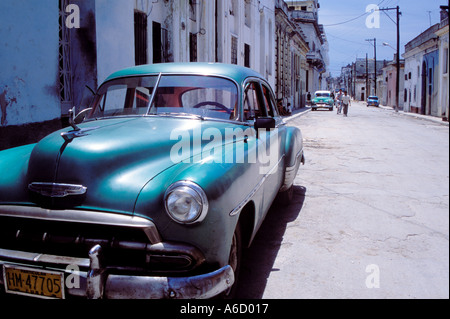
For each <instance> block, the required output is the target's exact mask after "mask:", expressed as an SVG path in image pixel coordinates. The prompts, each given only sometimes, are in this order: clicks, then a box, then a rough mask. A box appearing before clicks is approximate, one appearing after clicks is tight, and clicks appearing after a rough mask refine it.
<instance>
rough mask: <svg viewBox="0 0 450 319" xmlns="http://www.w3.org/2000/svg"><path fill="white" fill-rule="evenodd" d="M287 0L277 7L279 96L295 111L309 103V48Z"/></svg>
mask: <svg viewBox="0 0 450 319" xmlns="http://www.w3.org/2000/svg"><path fill="white" fill-rule="evenodd" d="M289 14H290V12H289V10H288V7H287V5H286V3H285V2H284V1H281V0H277V2H276V6H275V19H276V31H275V32H276V35H275V38H276V40H275V46H276V51H275V61H276V62H275V64H276V65H275V69H276V84H275V94H276V96H277V99H278V100H279V101H280V102H281V103H282V104H283V105H284V107H289V109H290V110H291V111H292V110H294V109H297V108H300V107H303V106H305V103H306V81H307V80H306V76H307V63H306V54H307V52H308V51H309V47H308V45H307V43H306V41H305V39H304V36H303V33H302V31H301V29H299V28H298V27H297V26H296V25H295V24H294V23H293V22H292V20H291V19H290V17H289Z"/></svg>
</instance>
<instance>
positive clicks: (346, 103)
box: [342, 91, 352, 116]
mask: <svg viewBox="0 0 450 319" xmlns="http://www.w3.org/2000/svg"><path fill="white" fill-rule="evenodd" d="M351 99H352V98H351V97H350V96H349V95H347V91H344V96H342V106H343V108H344V116H347V114H348V106H349V105H350V101H351Z"/></svg>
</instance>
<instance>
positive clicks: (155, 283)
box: [0, 245, 234, 299]
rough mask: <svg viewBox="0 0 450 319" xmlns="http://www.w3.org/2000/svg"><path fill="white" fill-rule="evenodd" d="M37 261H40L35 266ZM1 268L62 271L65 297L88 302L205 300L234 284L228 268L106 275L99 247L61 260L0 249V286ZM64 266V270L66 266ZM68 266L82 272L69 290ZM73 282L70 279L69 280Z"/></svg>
mask: <svg viewBox="0 0 450 319" xmlns="http://www.w3.org/2000/svg"><path fill="white" fill-rule="evenodd" d="M36 260H39V262H38V263H36ZM4 265H9V266H15V265H17V266H20V267H27V268H30V269H34V270H36V271H39V270H43V269H45V270H47V271H48V270H52V271H55V272H62V273H64V272H65V276H64V278H65V279H64V286H65V296H66V297H68V296H74V297H84V298H88V299H102V298H104V299H207V298H212V297H214V296H216V295H218V294H220V293H222V292H224V291H226V290H227V289H229V288H231V286H232V285H233V283H234V272H233V269H232V268H231V266H229V265H227V266H224V267H222V268H220V269H218V270H216V271H213V272H210V273H206V274H201V275H197V276H189V277H158V276H145V275H124V274H109V273H108V270H107V269H106V268H102V263H101V247H100V246H99V245H97V246H94V247H93V248H92V249H91V251H90V252H89V258H73V257H61V256H53V255H42V254H35V253H29V252H20V251H13V250H7V249H0V286H3V287H4V286H5V284H6V283H5V277H4V271H5V268H4ZM65 266H66V267H65ZM67 266H70V267H71V269H73V267H74V266H76V268H77V269H84V270H81V271H77V272H76V273H75V275H76V280H75V281H74V282H75V283H77V284H75V285H73V284H72V285H71V286H70V287H68V284H67V281H68V279H67V277H68V275H72V276H73V275H74V274H73V273H71V272H68V271H67V269H68V268H67ZM72 280H73V278H72Z"/></svg>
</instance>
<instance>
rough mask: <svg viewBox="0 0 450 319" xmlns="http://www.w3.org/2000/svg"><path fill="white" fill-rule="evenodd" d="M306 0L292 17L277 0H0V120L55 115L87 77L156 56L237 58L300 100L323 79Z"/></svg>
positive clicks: (76, 98) (14, 122) (319, 45)
mask: <svg viewBox="0 0 450 319" xmlns="http://www.w3.org/2000/svg"><path fill="white" fill-rule="evenodd" d="M308 2H309V3H311V4H312V5H313V6H314V8H313V9H312V10H313V11H312V12H309V11H308V12H307V11H305V12H303V13H302V14H305V15H306V16H305V17H300V16H299V14H297V15H296V17H295V21H294V20H293V16H292V14H293V12H297V11H296V10H289V9H288V7H287V5H286V3H285V2H284V1H282V0H245V1H242V0H163V1H152V0H127V1H124V0H58V1H55V0H41V1H39V2H36V3H35V2H33V1H32V2H30V3H28V2H27V3H26V4H24V2H23V1H19V2H17V1H13V0H2V1H0V12H2V21H1V25H0V46H1V47H2V50H0V63H1V69H2V72H0V120H1V121H0V128H2V127H6V126H19V125H24V124H29V123H39V122H46V121H59V120H61V118H65V117H67V115H68V111H69V109H70V108H72V107H74V106H75V107H76V109H77V110H80V109H81V108H84V107H86V106H87V105H86V101H87V100H88V99H87V97H90V96H92V93H90V90H89V89H87V88H86V85H87V86H89V87H90V88H92V89H94V90H95V88H96V87H97V86H98V85H99V84H100V83H102V82H103V81H104V80H105V79H106V78H107V76H108V75H109V74H111V73H112V72H115V71H117V70H119V69H122V68H125V67H129V66H134V65H140V64H147V63H148V64H151V63H161V62H195V61H198V62H222V63H231V64H238V65H242V66H246V67H249V68H252V69H254V70H255V71H257V72H259V73H261V74H262V75H263V76H265V77H266V78H267V80H268V81H269V83H270V84H271V85H272V87H273V88H274V90H275V91H276V93H277V97H278V98H279V99H281V100H282V101H284V103H285V105H287V104H290V105H291V108H298V107H302V106H304V105H305V103H304V101H305V96H306V92H307V91H314V90H317V89H320V88H321V87H322V86H323V84H322V83H326V81H324V80H325V79H324V78H323V74H324V72H325V71H326V63H327V62H326V61H327V54H328V53H327V49H326V37H325V35H324V32H323V28H322V27H321V26H320V25H319V24H318V23H317V21H318V17H317V15H318V13H317V9H318V7H319V5H318V1H317V0H316V1H308ZM308 10H309V9H308ZM298 12H302V11H298ZM302 14H300V15H302Z"/></svg>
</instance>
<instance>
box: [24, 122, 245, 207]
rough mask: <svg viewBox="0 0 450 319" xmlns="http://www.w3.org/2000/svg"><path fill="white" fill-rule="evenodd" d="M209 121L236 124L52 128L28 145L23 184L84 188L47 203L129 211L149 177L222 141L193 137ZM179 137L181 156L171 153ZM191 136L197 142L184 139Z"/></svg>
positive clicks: (109, 124)
mask: <svg viewBox="0 0 450 319" xmlns="http://www.w3.org/2000/svg"><path fill="white" fill-rule="evenodd" d="M212 125H213V127H214V128H216V129H219V130H224V129H225V127H227V126H228V127H229V126H230V125H234V126H236V125H235V124H230V123H217V122H214V123H208V121H204V122H203V121H201V120H197V119H182V118H162V117H141V118H122V119H108V120H99V121H92V122H88V123H85V124H82V125H80V128H81V134H80V135H81V136H80V137H75V138H73V139H69V140H65V139H64V138H63V137H62V136H61V134H62V133H63V134H64V133H66V132H68V131H70V129H66V130H62V131H58V132H55V133H53V134H51V135H49V136H48V137H46V138H44V139H43V140H41V141H40V142H39V143H38V144H36V146H35V147H34V149H33V151H32V153H31V156H30V159H29V164H28V174H27V177H28V178H27V185H29V184H30V183H58V184H70V185H80V186H83V187H86V189H87V191H86V193H85V194H83V195H82V196H79V198H78V199H77V196H72V197H71V196H68V198H64V199H56V200H55V199H52V200H51V202H52V204H54V203H55V202H56V201H59V202H60V203H63V205H82V206H85V207H92V208H101V209H111V210H114V211H124V212H133V210H134V205H135V202H136V198H137V197H138V195H139V192H140V191H141V189H142V188H143V187H144V186H145V185H146V184H147V183H148V182H149V181H151V180H152V179H153V178H154V177H155V176H157V175H158V174H160V173H161V172H163V171H165V170H166V169H168V168H169V167H171V166H173V165H176V164H178V163H179V162H181V161H183V160H185V159H187V158H190V157H192V156H195V155H197V154H199V153H200V152H201V150H202V149H203V146H204V144H205V143H225V142H226V141H215V142H211V141H202V139H201V138H196V136H195V135H199V134H202V131H204V130H205V129H207V128H208V127H211V126H212ZM183 132H184V133H183ZM183 134H184V135H183ZM181 136H184V137H189V140H187V141H186V140H184V142H187V143H188V144H186V145H185V146H187V150H188V152H186V153H183V154H185V155H184V157H183V156H180V154H179V152H176V153H175V155H176V156H173V155H174V153H173V151H174V146H175V145H176V144H179V143H180V140H181ZM222 136H225V135H222ZM191 138H192V140H194V141H201V142H200V143H195V142H194V143H190V141H191ZM185 150H186V149H185ZM185 150H184V151H185ZM31 193H33V192H31ZM35 197H36V196H35ZM37 197H39V196H37ZM44 197H45V196H44ZM47 197H48V196H47ZM77 200H78V202H77ZM34 201H36V198H35V199H34ZM47 203H48V201H47ZM68 203H70V204H68Z"/></svg>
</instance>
